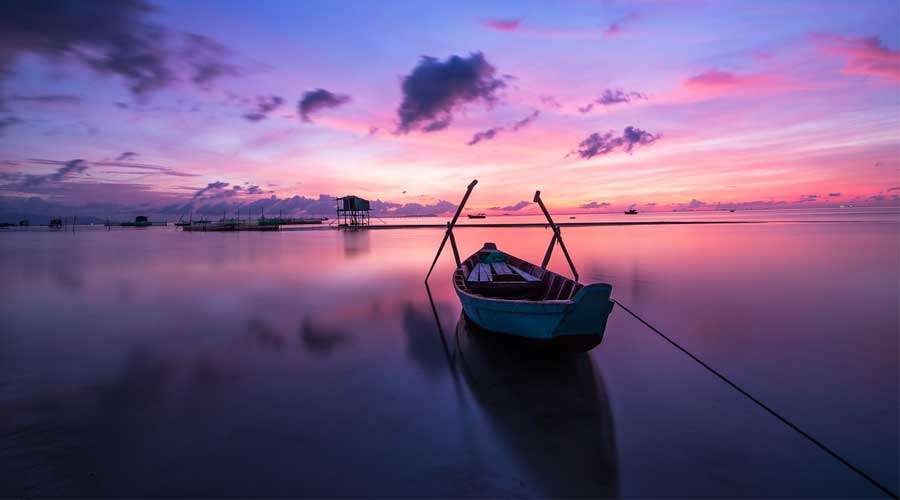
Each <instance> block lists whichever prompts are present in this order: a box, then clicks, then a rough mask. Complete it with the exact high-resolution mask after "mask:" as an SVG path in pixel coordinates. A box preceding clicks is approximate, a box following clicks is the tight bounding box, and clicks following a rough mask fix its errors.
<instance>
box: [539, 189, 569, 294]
mask: <svg viewBox="0 0 900 500" xmlns="http://www.w3.org/2000/svg"><path fill="white" fill-rule="evenodd" d="M534 202H535V203H537V204H538V205H539V206H540V207H541V211H542V212H544V217H546V218H547V222H549V223H550V229H552V230H553V237H552V238H551V239H550V246H549V247H547V253H546V254H545V255H544V261H543V262H542V263H541V268H543V269H547V264H548V263H549V262H550V255H551V254H552V253H553V245H554V244H555V243H557V242H559V247H560V248H562V251H563V255H565V256H566V260H567V261H568V262H569V268H570V269H572V274H573V275H575V281H578V271H576V270H575V264H574V263H572V257H569V249H567V248H566V244H565V243H564V242H563V240H562V233H561V232H560V230H559V226H557V225H556V223H555V222H553V218H552V217H550V212H549V211H548V210H547V207H546V206H544V201H543V200H541V192H540V191H535V192H534Z"/></svg>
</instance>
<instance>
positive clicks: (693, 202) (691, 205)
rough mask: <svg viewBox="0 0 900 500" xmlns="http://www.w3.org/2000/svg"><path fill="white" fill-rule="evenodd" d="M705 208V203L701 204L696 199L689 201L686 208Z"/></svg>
mask: <svg viewBox="0 0 900 500" xmlns="http://www.w3.org/2000/svg"><path fill="white" fill-rule="evenodd" d="M705 206H706V203H705V202H702V201H700V200H698V199H696V198H694V199H691V201H690V202H688V204H687V207H688V208H700V207H705Z"/></svg>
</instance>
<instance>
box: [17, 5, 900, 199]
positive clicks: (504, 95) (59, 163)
mask: <svg viewBox="0 0 900 500" xmlns="http://www.w3.org/2000/svg"><path fill="white" fill-rule="evenodd" d="M898 26H900V9H898V6H897V2H896V0H887V1H869V0H866V1H860V2H836V1H833V2H829V1H812V2H800V1H789V2H785V1H771V2H757V1H754V2H750V1H748V2H717V1H702V0H696V1H690V0H683V1H674V0H673V1H630V2H618V1H552V2H551V1H546V2H531V1H508V2H475V1H450V2H442V3H438V2H408V1H404V2H392V1H378V2H353V3H351V2H324V1H323V2H311V1H303V2H300V1H265V2H253V3H250V2H239V1H227V2H226V1H217V2H185V1H156V2H153V3H152V4H142V3H141V2H138V1H136V0H134V1H130V2H125V1H110V2H87V1H74V0H72V1H59V2H19V1H12V2H5V3H4V5H3V6H0V212H2V213H12V212H15V211H16V210H20V211H26V209H27V210H30V211H32V212H35V211H39V210H40V209H41V208H42V207H44V208H45V209H46V207H59V206H66V207H81V208H82V209H84V210H88V211H90V210H91V209H94V210H95V211H101V212H102V211H106V212H109V211H117V210H122V211H128V210H132V209H136V208H140V209H144V210H156V211H159V212H160V213H165V212H171V213H177V212H179V211H182V210H184V209H185V207H188V206H191V207H195V208H199V207H201V206H209V207H213V206H215V207H217V209H218V208H219V207H222V206H228V205H234V204H237V203H240V204H249V203H251V202H253V201H257V202H258V201H259V200H269V201H270V202H275V201H280V202H281V203H282V204H284V202H285V200H286V199H289V198H291V197H293V196H295V195H298V196H300V197H303V198H297V199H295V203H294V205H290V206H291V207H293V208H298V209H300V210H309V209H310V207H313V206H317V205H316V203H317V202H318V201H319V196H320V195H321V194H325V195H343V194H349V193H353V194H358V195H360V196H364V197H368V198H371V199H373V200H375V199H379V200H382V201H385V202H391V204H389V205H385V206H386V207H387V208H389V209H397V210H400V213H402V211H403V210H402V209H403V205H404V204H412V203H416V204H419V205H434V204H436V203H438V202H439V201H440V200H446V201H449V202H452V203H456V202H457V201H458V199H459V197H460V196H461V194H462V192H463V191H464V189H465V186H466V185H467V184H468V182H469V181H470V180H471V179H473V178H477V179H478V180H479V187H478V189H477V190H476V194H475V195H474V196H473V198H472V201H471V208H473V209H481V210H489V209H491V208H494V207H498V209H502V210H505V211H513V210H514V209H517V207H518V209H519V210H520V211H522V212H528V211H530V210H533V205H529V204H518V205H517V203H518V202H520V201H522V200H526V201H527V200H530V199H531V195H532V194H533V192H534V190H535V189H541V190H542V192H543V193H544V197H545V199H546V200H547V201H548V202H550V203H552V204H553V206H554V207H558V208H565V209H575V208H578V207H587V208H590V209H596V210H604V209H610V210H611V209H619V208H621V207H625V206H630V205H632V204H635V205H637V206H640V207H646V209H647V210H652V209H655V208H658V209H663V208H665V209H668V208H672V207H697V208H703V207H711V206H715V205H716V204H717V203H718V204H732V205H736V206H747V207H751V206H758V207H765V206H798V207H804V206H818V205H837V204H845V203H855V204H861V205H865V204H878V205H897V204H898V198H900V169H898V168H900V30H898ZM76 160H81V161H76ZM273 196H274V197H275V198H276V199H275V200H272V197H273ZM296 200H300V201H296ZM323 200H325V199H324V198H323ZM322 203H324V201H323V202H322ZM329 203H330V202H329ZM607 204H608V205H607ZM273 206H274V205H273ZM284 206H286V207H287V206H288V205H284ZM328 206H330V204H329V205H328ZM409 206H410V207H416V208H417V209H421V210H426V211H427V210H432V211H442V210H446V209H447V208H448V205H447V204H446V203H445V204H440V205H437V206H434V207H419V206H418V205H409ZM97 215H106V214H105V213H98V214H97Z"/></svg>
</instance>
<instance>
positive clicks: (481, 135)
mask: <svg viewBox="0 0 900 500" xmlns="http://www.w3.org/2000/svg"><path fill="white" fill-rule="evenodd" d="M501 130H503V127H494V128H489V129H487V130H482V131H481V132H475V135H473V136H472V138H471V139H469V142H467V143H466V144H468V145H469V146H474V145H476V144H478V143H479V142H481V141H489V140H491V139H493V138H494V137H495V136H496V135H497V134H498V133H499V132H500V131H501Z"/></svg>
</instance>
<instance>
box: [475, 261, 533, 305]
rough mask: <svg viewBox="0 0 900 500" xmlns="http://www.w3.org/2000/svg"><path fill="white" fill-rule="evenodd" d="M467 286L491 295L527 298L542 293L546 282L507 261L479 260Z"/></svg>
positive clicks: (479, 292)
mask: <svg viewBox="0 0 900 500" xmlns="http://www.w3.org/2000/svg"><path fill="white" fill-rule="evenodd" d="M464 270H468V268H467V267H464ZM466 287H467V288H468V289H469V290H470V291H472V292H475V293H478V294H481V295H485V296H490V297H508V298H527V297H533V296H537V295H540V294H541V291H542V289H543V287H544V283H543V281H542V280H541V279H539V278H537V277H535V276H533V275H531V274H530V273H527V272H525V271H523V270H521V269H519V268H517V267H516V266H512V265H509V264H508V263H506V262H490V263H487V262H477V263H475V264H474V266H473V267H472V269H471V271H469V273H468V276H467V277H466Z"/></svg>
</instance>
